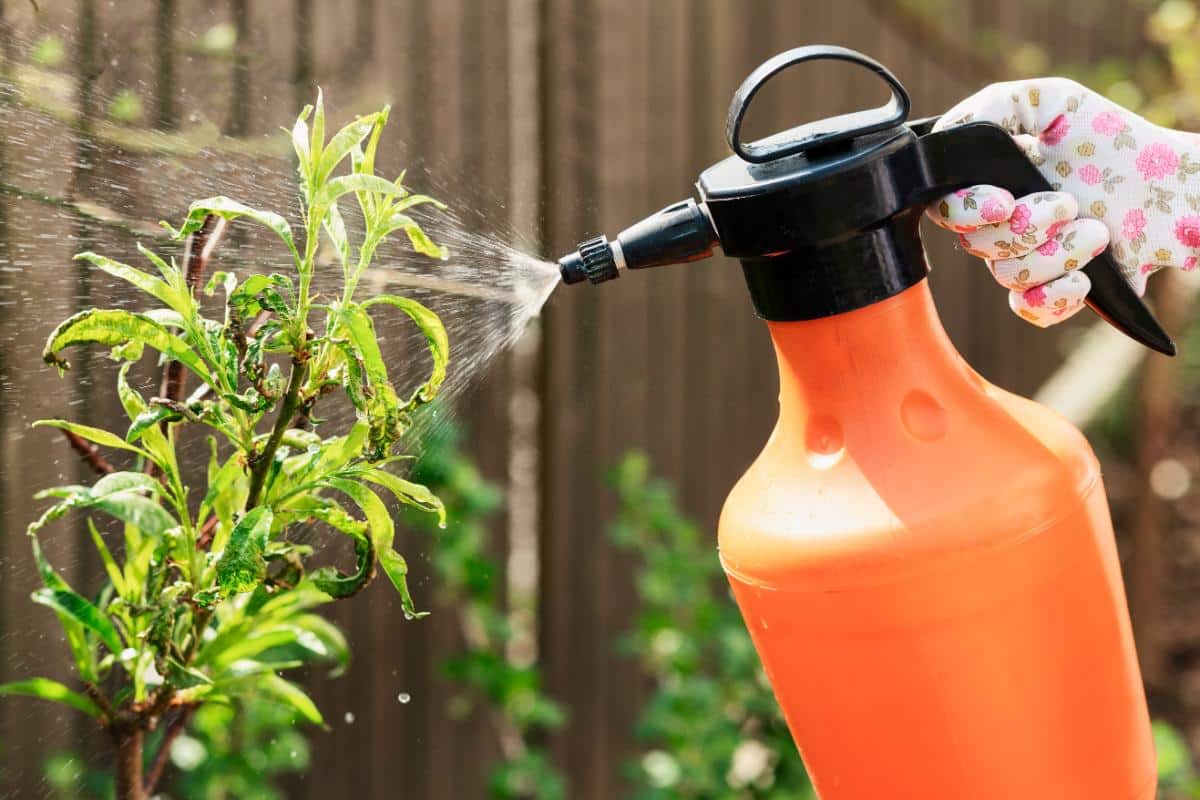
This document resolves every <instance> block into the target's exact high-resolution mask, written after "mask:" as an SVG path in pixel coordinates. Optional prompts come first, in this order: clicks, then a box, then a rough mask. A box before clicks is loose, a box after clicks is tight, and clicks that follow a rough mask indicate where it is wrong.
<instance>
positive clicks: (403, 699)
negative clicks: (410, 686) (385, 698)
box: [396, 692, 412, 704]
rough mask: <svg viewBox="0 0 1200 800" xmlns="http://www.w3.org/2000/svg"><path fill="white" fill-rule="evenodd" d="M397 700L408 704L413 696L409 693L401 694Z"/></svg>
mask: <svg viewBox="0 0 1200 800" xmlns="http://www.w3.org/2000/svg"><path fill="white" fill-rule="evenodd" d="M396 699H397V700H399V701H400V702H401V703H405V704H407V703H408V702H409V701H410V700H412V695H411V694H409V693H408V692H401V693H400V694H398V695H396Z"/></svg>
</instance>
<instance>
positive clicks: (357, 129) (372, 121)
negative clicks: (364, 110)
mask: <svg viewBox="0 0 1200 800" xmlns="http://www.w3.org/2000/svg"><path fill="white" fill-rule="evenodd" d="M381 116H382V117H383V119H387V115H386V114H381V112H376V113H374V114H367V115H366V116H362V117H359V118H358V119H356V120H353V121H352V122H350V123H349V124H347V125H346V126H345V127H343V128H342V129H341V130H340V131H338V132H337V133H335V134H334V135H333V138H332V139H330V140H329V144H328V145H326V146H325V149H324V151H323V152H322V153H321V162H320V164H318V165H317V172H316V181H317V183H321V182H322V181H324V180H325V179H326V178H328V177H329V176H330V175H332V174H333V171H334V170H335V169H337V165H338V164H340V163H341V162H342V159H344V158H345V157H346V156H348V155H349V154H350V152H351V151H352V150H353V149H354V148H355V147H358V146H359V145H360V144H361V143H362V140H363V139H365V138H367V135H368V134H370V133H371V132H372V130H374V129H375V127H376V125H377V124H379V122H380V117H381Z"/></svg>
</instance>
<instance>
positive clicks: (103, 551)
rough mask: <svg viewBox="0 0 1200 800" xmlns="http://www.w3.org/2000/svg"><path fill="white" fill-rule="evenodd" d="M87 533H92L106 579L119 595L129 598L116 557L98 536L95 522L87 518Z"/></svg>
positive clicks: (93, 542) (98, 532)
mask: <svg viewBox="0 0 1200 800" xmlns="http://www.w3.org/2000/svg"><path fill="white" fill-rule="evenodd" d="M87 525H88V533H90V534H91V535H92V544H94V545H95V546H96V552H97V553H99V554H100V560H101V561H102V562H104V571H105V572H107V573H108V579H109V580H110V581H112V585H113V588H114V589H116V590H117V594H118V595H119V596H120V597H123V598H125V599H127V600H128V599H129V598H128V597H126V594H125V575H124V574H122V572H121V568H120V567H118V566H117V562H116V559H114V558H113V555H112V553H111V552H110V551H109V549H108V545H106V544H105V543H104V538H103V537H101V536H100V531H98V530H96V524H95V523H94V522H92V520H91V518H90V517H89V518H88V521H87Z"/></svg>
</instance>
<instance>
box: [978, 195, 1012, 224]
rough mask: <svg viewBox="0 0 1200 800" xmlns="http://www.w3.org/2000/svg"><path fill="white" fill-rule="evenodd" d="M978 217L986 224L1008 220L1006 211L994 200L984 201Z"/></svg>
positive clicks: (1002, 205)
mask: <svg viewBox="0 0 1200 800" xmlns="http://www.w3.org/2000/svg"><path fill="white" fill-rule="evenodd" d="M979 215H980V216H981V217H983V219H984V220H985V221H987V222H1003V221H1004V220H1006V219H1007V218H1008V209H1007V208H1005V207H1004V204H1003V203H1001V202H1000V201H999V200H996V199H994V198H992V199H989V200H986V201H984V204H983V208H982V209H981V210H980V212H979Z"/></svg>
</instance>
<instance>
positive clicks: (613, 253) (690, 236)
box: [558, 199, 717, 283]
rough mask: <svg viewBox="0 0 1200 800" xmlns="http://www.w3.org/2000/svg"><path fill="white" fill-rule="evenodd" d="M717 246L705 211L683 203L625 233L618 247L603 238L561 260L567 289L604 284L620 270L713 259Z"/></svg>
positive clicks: (617, 242) (693, 204) (685, 201)
mask: <svg viewBox="0 0 1200 800" xmlns="http://www.w3.org/2000/svg"><path fill="white" fill-rule="evenodd" d="M716 244H717V234H716V232H715V231H714V230H713V226H712V223H711V222H709V220H708V217H707V216H706V215H705V213H704V210H703V209H702V208H701V207H700V205H699V204H697V203H696V201H695V200H691V199H688V200H682V201H680V202H678V203H674V204H672V205H669V206H667V207H666V208H664V209H663V210H662V211H659V212H658V213H656V214H651V215H650V216H649V217H646V218H645V219H644V220H642V221H641V222H638V223H635V224H633V225H631V226H630V227H628V228H626V229H625V230H623V231H621V233H620V235H618V236H617V240H616V241H615V242H609V241H608V239H606V238H605V237H603V236H597V237H596V238H594V239H588V240H587V241H585V242H583V243H581V244H580V245H579V249H577V250H576V251H575V252H573V253H568V254H567V255H565V256H563V257H562V258H560V259H559V260H558V269H559V272H561V273H562V279H563V283H579V282H580V281H583V280H585V279H586V280H589V281H591V282H592V283H603V282H604V281H610V280H612V279H613V278H616V277H619V275H620V270H621V269H642V268H644V267H661V266H665V265H667V264H681V263H684V262H687V261H698V260H700V259H702V258H708V257H709V256H711V255H712V253H713V247H715V246H716Z"/></svg>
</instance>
